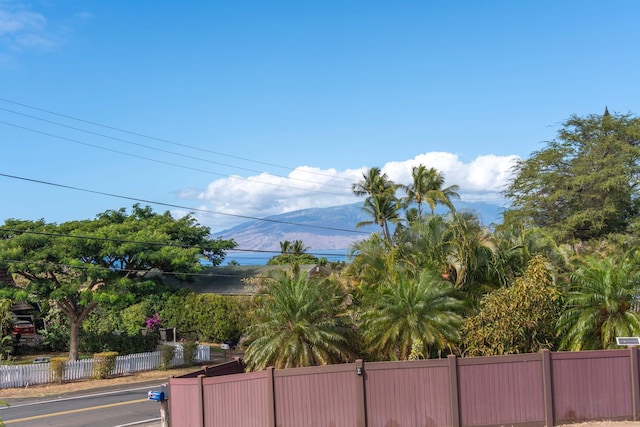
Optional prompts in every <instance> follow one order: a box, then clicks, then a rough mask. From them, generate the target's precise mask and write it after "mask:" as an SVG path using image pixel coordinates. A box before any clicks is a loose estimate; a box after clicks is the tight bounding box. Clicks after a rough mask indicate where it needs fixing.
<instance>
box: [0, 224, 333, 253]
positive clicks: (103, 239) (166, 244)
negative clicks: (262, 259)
mask: <svg viewBox="0 0 640 427" xmlns="http://www.w3.org/2000/svg"><path fill="white" fill-rule="evenodd" d="M0 232H9V233H15V234H33V235H37V236H48V237H63V238H72V239H82V240H97V241H101V242H115V243H135V244H142V245H157V246H163V247H176V248H183V249H192V248H197V249H201V250H205V251H206V250H216V249H217V250H221V251H225V252H228V251H239V252H250V253H265V254H280V253H281V252H280V251H276V250H272V251H269V250H261V249H240V248H232V249H224V248H223V249H220V248H213V249H212V248H208V247H205V246H200V245H185V244H177V243H172V242H150V241H144V240H131V239H115V238H112V237H97V236H82V235H75V234H62V233H50V232H45V231H33V230H19V229H12V228H4V227H0ZM222 240H229V239H222ZM305 254H309V255H314V256H335V255H336V254H324V253H317V252H305ZM225 255H226V254H225Z"/></svg>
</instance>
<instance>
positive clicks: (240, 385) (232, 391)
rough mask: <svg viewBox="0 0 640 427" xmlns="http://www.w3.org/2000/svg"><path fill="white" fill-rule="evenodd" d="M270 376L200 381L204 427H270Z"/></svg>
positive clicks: (245, 376) (260, 375) (251, 375)
mask: <svg viewBox="0 0 640 427" xmlns="http://www.w3.org/2000/svg"><path fill="white" fill-rule="evenodd" d="M269 373H270V371H260V372H251V373H246V374H237V375H225V376H222V377H209V378H203V379H202V391H203V404H204V405H203V407H204V420H205V422H204V425H205V427H229V426H243V427H244V426H246V427H270V426H271V425H272V424H271V421H270V417H272V415H271V414H272V412H273V411H272V410H271V409H270V408H269V405H272V401H271V399H270V397H269V388H270V387H271V378H270V375H269ZM185 425H186V424H185Z"/></svg>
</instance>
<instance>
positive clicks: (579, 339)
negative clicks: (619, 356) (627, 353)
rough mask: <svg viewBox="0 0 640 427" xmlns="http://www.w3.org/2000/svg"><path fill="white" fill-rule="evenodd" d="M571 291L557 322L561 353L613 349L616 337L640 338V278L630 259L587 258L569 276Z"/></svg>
mask: <svg viewBox="0 0 640 427" xmlns="http://www.w3.org/2000/svg"><path fill="white" fill-rule="evenodd" d="M570 280H571V289H570V291H569V292H568V294H567V295H566V300H565V306H564V311H563V313H562V315H561V316H560V319H559V320H558V333H559V337H560V339H561V341H560V348H561V349H563V350H573V351H578V350H597V349H606V348H616V337H617V336H636V335H639V334H640V313H638V312H637V311H635V310H632V306H633V304H634V303H635V302H636V301H637V298H638V287H637V285H638V282H639V281H640V274H639V272H638V264H637V263H636V262H635V261H634V260H633V259H632V258H626V259H617V258H613V257H606V258H600V257H597V256H592V257H588V258H587V259H586V260H585V262H584V264H583V265H582V266H580V267H578V268H577V270H576V271H574V272H573V273H571V274H570Z"/></svg>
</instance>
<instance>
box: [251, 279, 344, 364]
mask: <svg viewBox="0 0 640 427" xmlns="http://www.w3.org/2000/svg"><path fill="white" fill-rule="evenodd" d="M264 289H265V290H264V294H263V295H261V296H260V299H259V302H258V308H257V309H256V312H255V322H254V323H253V324H252V325H251V326H250V327H249V329H248V337H247V341H248V342H249V346H248V348H247V351H246V352H245V358H244V360H245V363H246V364H247V368H248V369H249V370H261V369H264V368H266V367H268V366H273V367H275V368H293V367H301V366H315V365H325V364H330V363H338V362H345V361H350V360H354V359H355V353H354V351H353V349H352V344H353V342H354V340H353V328H352V327H351V325H350V320H349V317H348V316H347V315H346V304H347V302H348V301H349V299H348V298H347V295H346V294H345V293H344V292H343V291H342V290H341V289H340V287H339V286H338V285H337V284H334V285H333V286H332V285H331V282H327V283H323V286H319V284H318V283H317V282H316V281H314V280H311V279H310V278H309V277H308V276H307V274H306V273H300V271H299V270H298V269H293V270H291V271H283V270H279V271H277V272H275V273H274V276H273V277H272V278H271V280H269V282H268V284H267V285H266V286H265V288H264Z"/></svg>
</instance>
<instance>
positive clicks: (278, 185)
mask: <svg viewBox="0 0 640 427" xmlns="http://www.w3.org/2000/svg"><path fill="white" fill-rule="evenodd" d="M0 123H2V124H4V125H7V126H13V127H16V128H18V129H23V130H27V131H29V132H33V133H39V134H41V135H45V136H50V137H52V138H58V139H62V140H65V141H69V142H73V143H75V144H80V145H85V146H88V147H92V148H97V149H99V150H103V151H108V152H111V153H117V154H122V155H124V156H129V157H133V158H137V159H142V160H147V161H150V162H155V163H159V164H163V165H168V166H174V167H178V168H182V169H188V170H192V171H196V172H203V173H208V174H211V175H216V176H222V177H224V178H227V177H228V176H227V175H225V174H221V173H217V172H212V171H208V170H205V169H199V168H194V167H191V166H184V165H178V164H176V163H171V162H165V161H163V160H157V159H152V158H150V157H145V156H140V155H137V154H131V153H127V152H124V151H119V150H114V149H112V148H106V147H102V146H100V145H95V144H91V143H88V142H83V141H79V140H77V139H73V138H68V137H66V136H60V135H54V134H52V133H48V132H44V131H40V130H37V129H31V128H28V127H25V126H20V125H16V124H14V123H9V122H5V121H2V120H0ZM237 178H238V179H242V180H245V181H249V182H255V183H258V184H265V185H272V186H275V187H282V188H289V189H292V190H304V191H310V192H315V193H323V194H329V195H333V196H344V195H345V194H344V193H332V192H330V191H322V190H307V189H303V188H300V187H292V186H290V185H284V184H276V183H273V182H265V181H258V180H255V179H250V178H244V177H240V176H238V177H237ZM344 188H346V187H344Z"/></svg>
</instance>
